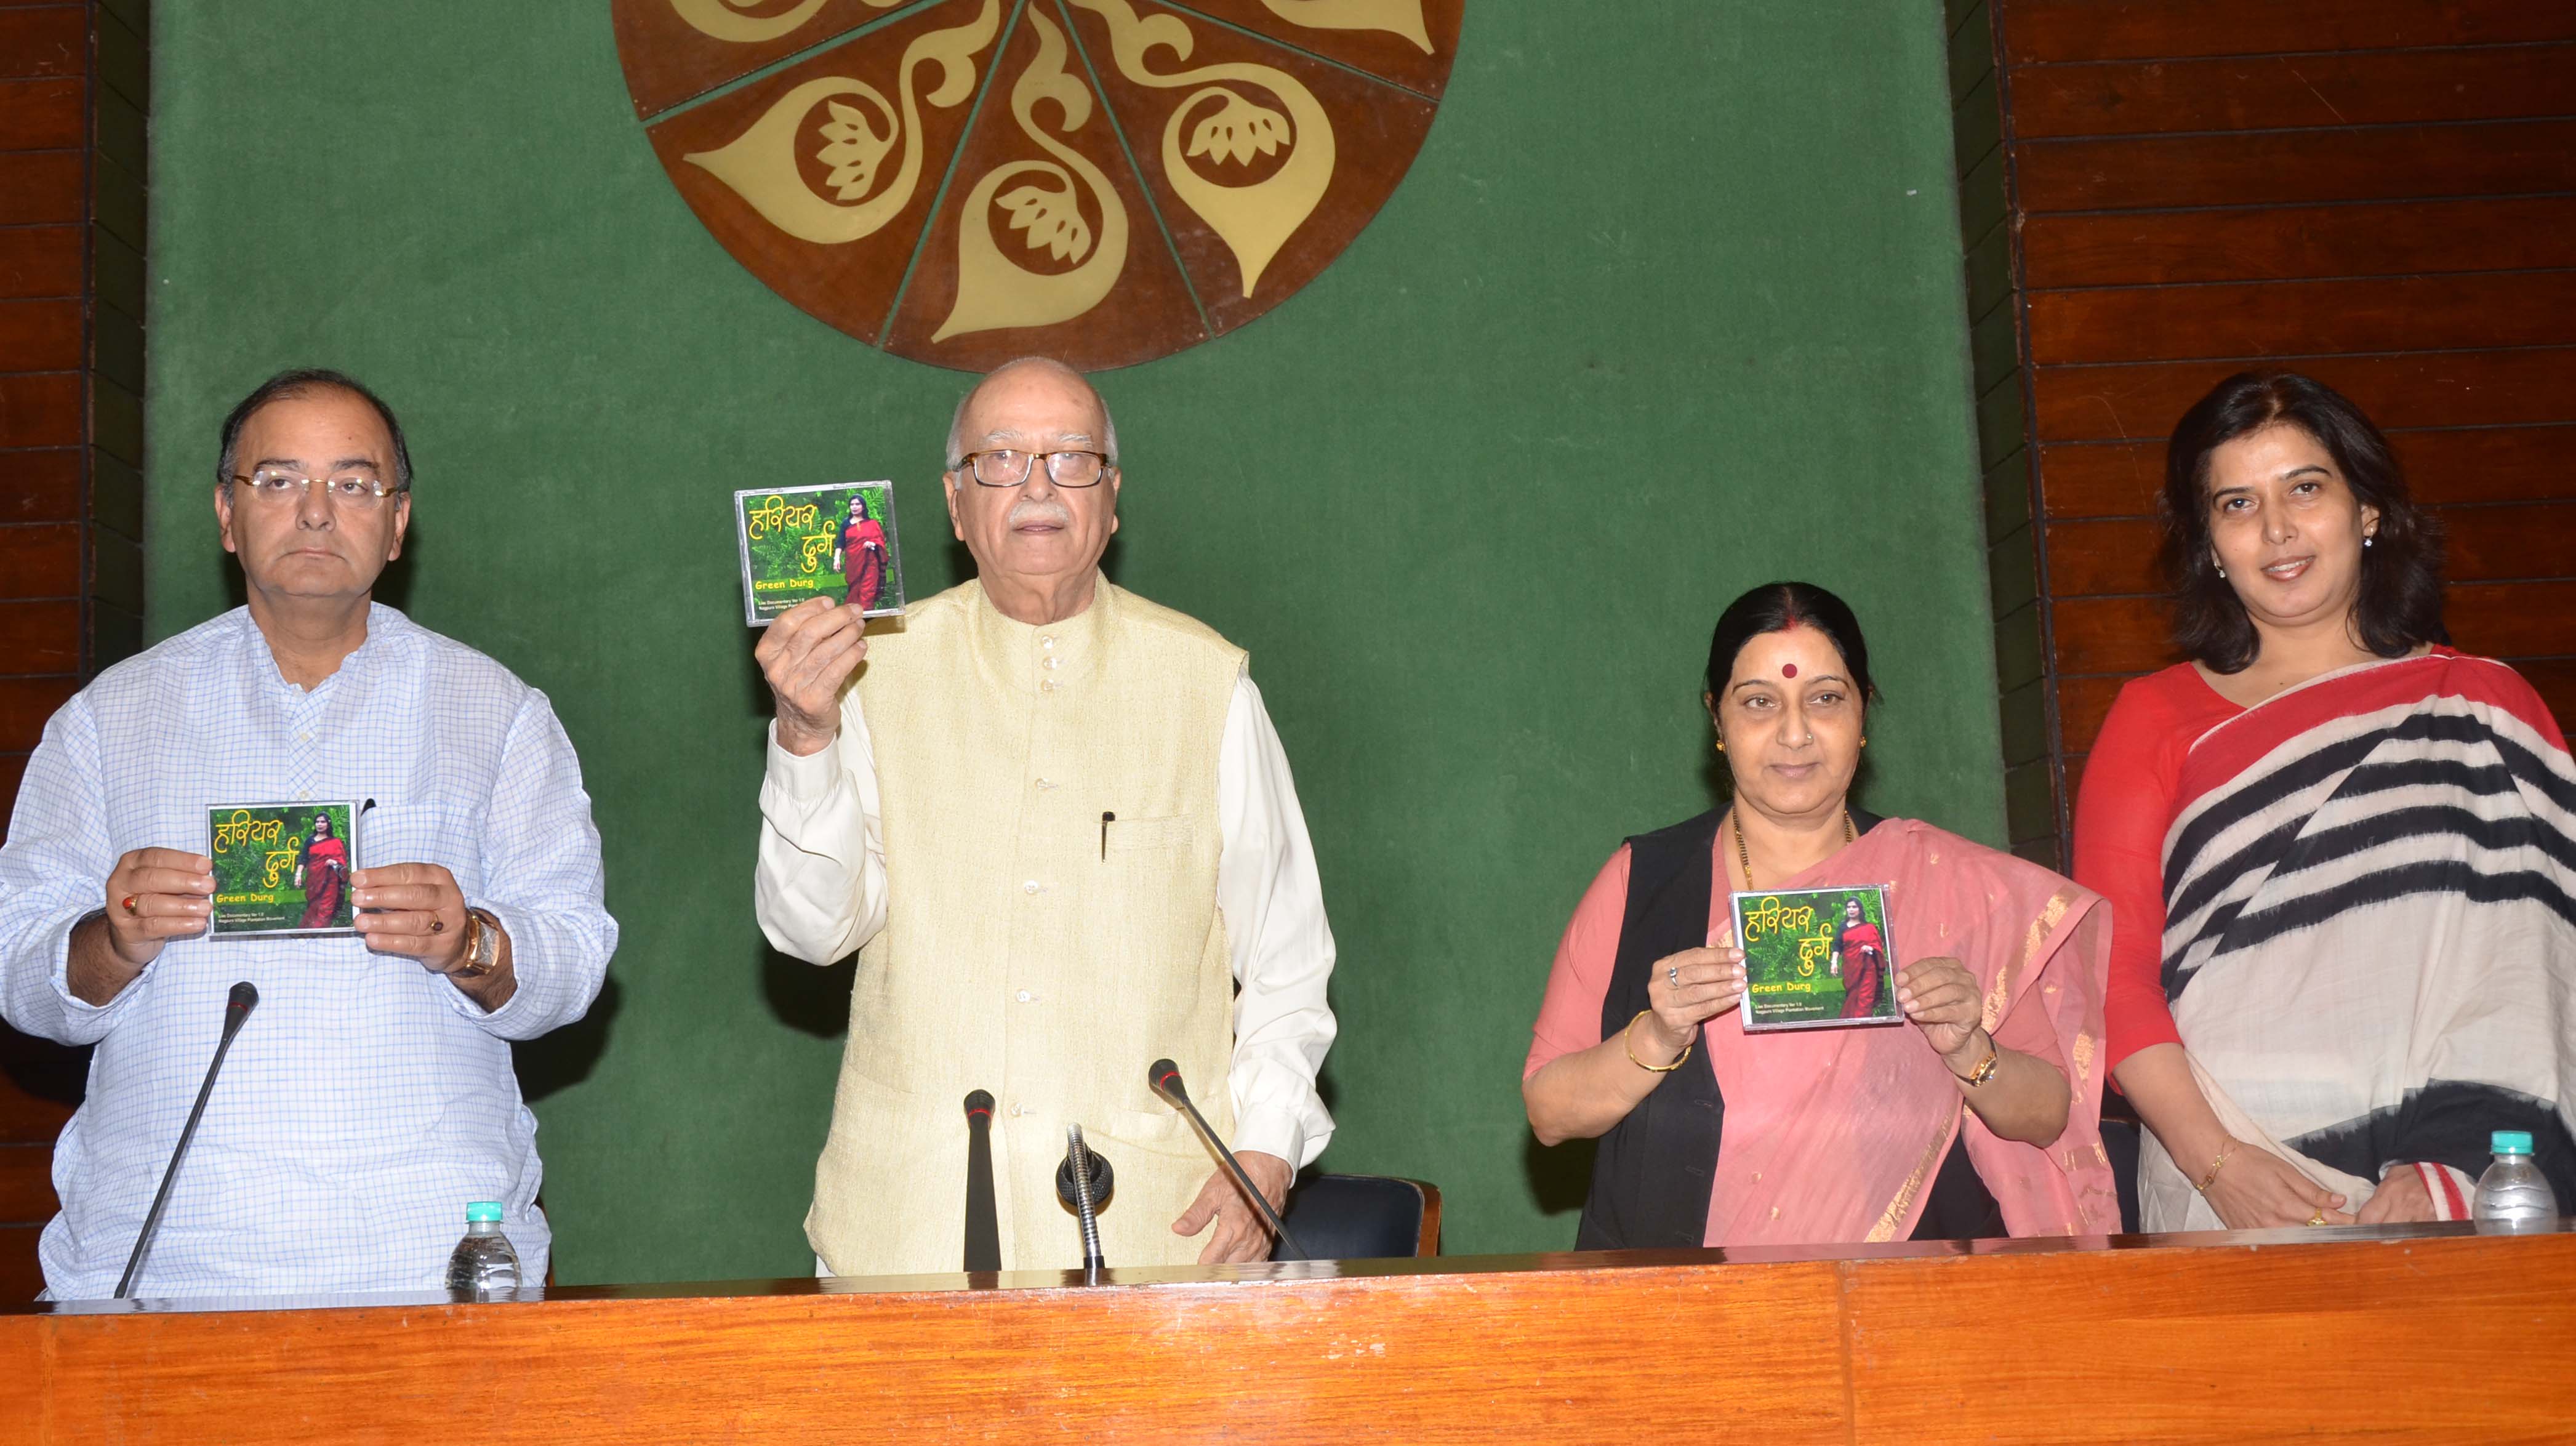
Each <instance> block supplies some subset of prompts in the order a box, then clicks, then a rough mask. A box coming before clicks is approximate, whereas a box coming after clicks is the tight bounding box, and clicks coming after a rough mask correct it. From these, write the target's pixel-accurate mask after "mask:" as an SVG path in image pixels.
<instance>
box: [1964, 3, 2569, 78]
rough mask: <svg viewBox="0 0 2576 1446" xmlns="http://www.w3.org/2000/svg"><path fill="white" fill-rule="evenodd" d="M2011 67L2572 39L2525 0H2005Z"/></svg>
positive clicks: (2564, 14)
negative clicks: (2255, 1) (2254, 0)
mask: <svg viewBox="0 0 2576 1446" xmlns="http://www.w3.org/2000/svg"><path fill="white" fill-rule="evenodd" d="M2003 8H2004V9H2005V10H2007V11H2009V13H2010V14H2009V23H2008V24H2007V25H2006V26H2005V27H2004V30H2003V47H2002V48H2003V52H2004V54H2005V56H2006V57H2007V59H2008V61H2009V63H2010V64H2012V65H2014V66H2024V65H2045V64H2050V63H2065V62H2070V61H2083V60H2157V59H2179V58H2183V57H2189V56H2203V55H2295V54H2301V53H2315V52H2332V51H2348V50H2403V49H2417V48H2423V47H2428V46H2450V45H2504V44H2514V43H2529V42H2534V41H2552V40H2576V8H2571V7H2569V6H2566V5H2554V4H2548V3H2540V4H2534V3H2532V0H2263V3H2261V4H2247V3H2245V0H2004V6H2003Z"/></svg>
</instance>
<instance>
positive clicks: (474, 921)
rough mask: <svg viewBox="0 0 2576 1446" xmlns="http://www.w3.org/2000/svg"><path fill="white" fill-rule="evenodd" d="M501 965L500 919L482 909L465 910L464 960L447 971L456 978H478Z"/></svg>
mask: <svg viewBox="0 0 2576 1446" xmlns="http://www.w3.org/2000/svg"><path fill="white" fill-rule="evenodd" d="M500 967H501V921H500V920H498V919H495V918H493V917H492V916H491V914H489V913H487V912H486V911H484V910H482V909H467V910H466V911H465V962H464V963H463V964H461V965H459V966H457V967H456V968H454V969H451V970H449V971H448V973H449V975H450V976H452V977H454V978H457V979H480V978H482V977H483V976H484V975H486V974H489V973H491V972H492V971H493V970H495V969H498V968H500Z"/></svg>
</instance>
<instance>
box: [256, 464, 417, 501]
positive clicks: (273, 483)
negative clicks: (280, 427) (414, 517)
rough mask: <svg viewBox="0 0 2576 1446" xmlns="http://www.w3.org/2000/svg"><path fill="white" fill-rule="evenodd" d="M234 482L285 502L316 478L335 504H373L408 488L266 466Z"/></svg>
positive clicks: (263, 497) (372, 479) (263, 498)
mask: <svg viewBox="0 0 2576 1446" xmlns="http://www.w3.org/2000/svg"><path fill="white" fill-rule="evenodd" d="M233 481H234V482H236V483H238V484H240V485H241V486H244V487H247V488H249V489H250V495H251V496H253V497H256V498H258V499H260V500H261V501H264V502H284V501H285V500H287V499H288V498H289V497H297V496H303V495H305V494H308V493H310V492H311V491H312V490H313V487H314V484H315V483H316V482H317V481H318V482H319V483H320V484H321V487H322V495H323V496H325V497H328V498H330V499H331V500H332V501H333V502H335V503H345V504H346V505H348V506H351V507H373V506H375V505H376V504H377V503H379V502H382V501H384V500H385V498H387V497H389V496H391V495H393V494H395V493H398V492H408V491H410V490H411V489H410V488H408V487H398V486H395V485H394V484H392V483H389V482H386V481H383V480H382V479H379V478H375V477H364V476H358V475H355V474H352V475H349V476H345V477H330V478H313V477H304V476H299V475H297V474H296V473H293V472H285V471H278V470H275V469H272V468H268V467H262V468H260V469H259V470H258V471H256V472H253V473H252V474H250V475H249V476H247V477H242V476H235V477H234V478H233Z"/></svg>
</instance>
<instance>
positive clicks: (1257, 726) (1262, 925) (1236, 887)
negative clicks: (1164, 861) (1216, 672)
mask: <svg viewBox="0 0 2576 1446" xmlns="http://www.w3.org/2000/svg"><path fill="white" fill-rule="evenodd" d="M1216 778H1217V784H1216V793H1217V814H1218V819H1219V822H1220V825H1221V827H1222V829H1223V832H1224V846H1223V851H1222V852H1221V853H1220V854H1219V855H1218V858H1217V870H1216V899H1217V908H1218V909H1219V910H1220V911H1222V912H1223V914H1224V915H1225V934H1226V942H1227V944H1228V946H1229V948H1230V950H1231V952H1232V954H1233V962H1234V977H1235V982H1236V983H1237V984H1238V985H1240V986H1241V989H1240V991H1239V992H1238V993H1237V994H1236V996H1235V1001H1234V1067H1233V1068H1232V1069H1231V1070H1230V1071H1228V1073H1227V1076H1226V1083H1227V1084H1228V1086H1230V1088H1231V1090H1232V1092H1233V1098H1234V1119H1235V1127H1234V1140H1233V1145H1234V1148H1235V1149H1237V1150H1259V1151H1261V1152H1262V1153H1264V1154H1268V1155H1276V1156H1278V1157H1279V1158H1281V1159H1283V1160H1286V1161H1288V1162H1289V1163H1290V1164H1292V1165H1295V1166H1298V1167H1301V1168H1302V1167H1303V1166H1306V1165H1308V1164H1311V1163H1313V1162H1314V1159H1315V1157H1316V1156H1317V1155H1320V1154H1322V1153H1323V1152H1324V1146H1325V1144H1326V1143H1328V1142H1329V1141H1330V1140H1331V1139H1332V1136H1333V1117H1332V1116H1331V1115H1330V1114H1329V1113H1327V1112H1326V1111H1325V1109H1324V1100H1323V1096H1321V1095H1319V1094H1317V1093H1316V1092H1315V1073H1316V1071H1317V1070H1319V1069H1321V1068H1322V1067H1323V1063H1324V1052H1325V1051H1326V1050H1328V1049H1330V1048H1332V1045H1333V1034H1334V1029H1335V1026H1334V1022H1333V1008H1332V1005H1331V1004H1330V1003H1328V1002H1327V1001H1326V999H1325V985H1326V983H1327V982H1328V981H1329V980H1330V979H1331V978H1332V975H1333V930H1332V926H1331V925H1330V924H1329V923H1327V922H1326V921H1325V918H1324V889H1323V881H1322V880H1321V878H1320V877H1319V876H1318V875H1317V873H1316V871H1315V846H1314V843H1313V842H1312V841H1311V840H1310V839H1308V838H1307V836H1306V815H1305V813H1304V811H1303V810H1302V809H1300V808H1299V807H1298V804H1297V785H1296V781H1295V780H1294V779H1292V778H1291V777H1290V776H1289V772H1288V755H1287V753H1286V752H1285V751H1284V750H1282V749H1281V747H1280V746H1279V734H1278V732H1277V730H1275V729H1274V728H1272V727H1271V725H1270V714H1269V711H1268V710H1267V709H1265V708H1264V707H1262V705H1261V691H1260V690H1259V689H1258V688H1255V687H1254V686H1253V685H1252V678H1251V675H1250V674H1249V673H1246V674H1245V675H1243V676H1242V677H1240V678H1238V679H1237V680H1236V682H1235V687H1234V701H1233V704H1232V705H1231V706H1230V707H1229V708H1228V709H1227V711H1226V717H1225V737H1224V740H1223V741H1222V743H1221V744H1220V745H1219V749H1218V753H1217V775H1216Z"/></svg>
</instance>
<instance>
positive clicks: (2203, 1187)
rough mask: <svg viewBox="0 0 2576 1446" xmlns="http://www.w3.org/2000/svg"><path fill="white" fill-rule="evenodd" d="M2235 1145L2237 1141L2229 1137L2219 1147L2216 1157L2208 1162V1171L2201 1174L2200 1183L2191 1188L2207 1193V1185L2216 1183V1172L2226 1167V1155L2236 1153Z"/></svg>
mask: <svg viewBox="0 0 2576 1446" xmlns="http://www.w3.org/2000/svg"><path fill="white" fill-rule="evenodd" d="M2236 1145H2237V1142H2236V1141H2235V1140H2233V1139H2230V1140H2229V1141H2228V1142H2227V1143H2226V1144H2225V1145H2223V1146H2221V1147H2219V1151H2218V1158H2217V1159H2215V1160H2212V1161H2210V1162H2209V1173H2208V1174H2206V1175H2203V1176H2201V1177H2200V1183H2199V1184H2197V1185H2194V1186H2192V1187H2191V1188H2192V1189H2194V1190H2196V1191H2198V1192H2199V1193H2201V1194H2203V1195H2206V1194H2208V1193H2209V1187H2210V1186H2212V1185H2215V1184H2217V1183H2218V1172H2219V1171H2220V1170H2222V1169H2224V1168H2226V1165H2227V1157H2228V1156H2230V1155H2233V1154H2235V1153H2236Z"/></svg>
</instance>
